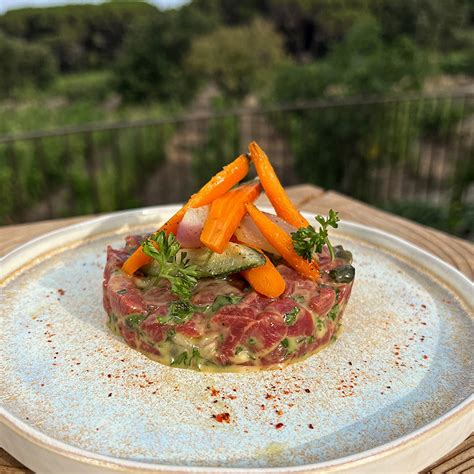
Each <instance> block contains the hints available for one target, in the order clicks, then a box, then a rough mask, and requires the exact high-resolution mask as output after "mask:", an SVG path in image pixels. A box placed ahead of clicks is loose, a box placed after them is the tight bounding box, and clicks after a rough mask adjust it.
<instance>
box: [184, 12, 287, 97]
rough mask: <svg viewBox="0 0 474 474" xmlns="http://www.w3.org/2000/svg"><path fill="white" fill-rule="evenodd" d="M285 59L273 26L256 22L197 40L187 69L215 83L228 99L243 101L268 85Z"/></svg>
mask: <svg viewBox="0 0 474 474" xmlns="http://www.w3.org/2000/svg"><path fill="white" fill-rule="evenodd" d="M284 59H285V54H284V50H283V39H282V37H281V36H280V35H279V34H278V33H277V32H276V31H275V29H274V28H273V26H272V25H271V24H270V23H268V22H266V21H264V20H260V19H256V20H254V21H253V22H252V23H251V24H250V25H246V26H236V27H221V28H218V29H217V30H216V31H214V32H212V33H210V34H209V35H206V36H203V37H201V38H198V39H197V40H196V41H195V42H194V43H193V45H192V48H191V52H190V54H189V57H188V60H187V65H188V67H189V69H190V74H192V75H196V76H200V77H201V78H202V79H203V80H210V81H213V82H214V83H215V84H217V86H218V87H219V88H220V90H221V91H222V92H223V94H224V95H226V96H227V97H233V98H242V97H244V96H246V95H247V94H249V93H250V92H254V91H258V90H259V89H261V88H262V87H264V86H265V85H268V84H269V83H270V82H271V79H272V75H273V69H274V68H275V66H276V65H278V64H281V63H282V62H283V61H284Z"/></svg>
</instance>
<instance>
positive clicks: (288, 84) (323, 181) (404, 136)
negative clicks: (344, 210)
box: [272, 17, 427, 199]
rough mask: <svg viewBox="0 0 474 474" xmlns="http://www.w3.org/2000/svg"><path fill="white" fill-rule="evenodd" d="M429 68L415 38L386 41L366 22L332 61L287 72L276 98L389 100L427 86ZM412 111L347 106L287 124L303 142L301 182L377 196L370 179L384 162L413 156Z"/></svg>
mask: <svg viewBox="0 0 474 474" xmlns="http://www.w3.org/2000/svg"><path fill="white" fill-rule="evenodd" d="M426 71H427V65H426V64H425V62H424V60H423V58H422V56H421V53H420V52H419V51H417V50H416V48H415V47H414V45H413V43H412V42H411V41H410V40H409V39H407V38H400V39H398V40H397V41H395V42H394V43H392V44H385V42H384V40H383V38H382V32H381V29H380V25H379V24H378V23H377V21H376V20H375V19H374V18H373V17H362V18H361V19H360V20H359V21H358V22H357V23H355V24H354V25H353V27H352V28H351V29H350V30H349V32H348V34H347V35H346V37H345V39H344V41H342V42H341V43H340V44H338V45H337V46H336V47H335V48H334V49H333V51H332V52H331V53H329V54H328V55H327V57H326V58H325V59H324V60H321V61H317V62H314V63H312V64H309V65H304V66H298V65H292V66H286V67H284V68H282V69H281V70H280V71H279V73H278V74H277V75H276V78H275V84H274V88H273V96H272V99H273V100H276V101H277V102H292V101H296V100H308V99H321V98H327V97H334V96H337V97H339V98H341V97H345V96H352V95H356V96H361V95H383V94H387V93H390V92H392V91H399V90H402V89H414V88H417V87H419V86H420V84H421V82H422V79H423V77H424V75H425V74H426ZM409 107H410V105H409V103H401V104H400V105H399V106H398V109H396V108H394V107H391V106H390V104H389V103H387V104H380V105H378V106H376V105H371V106H364V105H363V103H362V104H361V105H360V106H356V107H354V106H343V105H340V106H338V107H329V108H321V109H318V110H307V111H303V112H298V113H292V114H291V115H290V117H289V118H288V117H285V118H284V119H283V120H282V121H281V123H280V124H279V126H280V129H281V130H282V132H283V133H286V134H288V136H290V137H291V136H293V137H299V139H296V140H294V141H293V143H292V148H293V150H294V152H295V156H296V166H297V172H298V174H299V176H300V177H301V179H304V180H305V181H311V182H313V183H315V184H319V185H322V186H325V187H330V188H333V189H339V190H342V191H344V192H348V193H350V194H352V195H355V196H358V197H359V198H362V199H369V197H370V196H369V194H370V192H371V191H372V190H371V189H370V186H367V182H368V180H369V176H370V173H371V172H372V169H373V168H374V166H375V164H376V163H378V164H379V165H380V164H381V163H382V164H383V163H391V164H393V163H396V162H397V161H400V160H405V159H407V160H409V159H410V143H411V142H412V141H413V139H414V137H415V136H416V133H417V131H418V129H417V123H416V119H415V117H414V114H410V113H408V112H409ZM410 120H411V122H408V121H410ZM394 130H404V133H395V132H393V131H394Z"/></svg>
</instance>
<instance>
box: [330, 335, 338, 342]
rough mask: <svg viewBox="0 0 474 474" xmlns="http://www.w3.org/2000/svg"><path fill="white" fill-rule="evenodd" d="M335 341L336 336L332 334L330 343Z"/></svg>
mask: <svg viewBox="0 0 474 474" xmlns="http://www.w3.org/2000/svg"><path fill="white" fill-rule="evenodd" d="M336 341H337V336H336V335H335V334H333V335H332V336H331V342H336Z"/></svg>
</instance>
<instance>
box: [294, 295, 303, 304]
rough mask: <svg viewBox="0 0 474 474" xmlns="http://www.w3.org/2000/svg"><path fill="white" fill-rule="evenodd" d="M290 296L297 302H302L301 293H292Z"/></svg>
mask: <svg viewBox="0 0 474 474" xmlns="http://www.w3.org/2000/svg"><path fill="white" fill-rule="evenodd" d="M292 298H293V299H294V300H295V301H296V302H297V303H304V296H303V295H293V296H292Z"/></svg>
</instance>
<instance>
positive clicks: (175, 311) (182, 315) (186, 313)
mask: <svg viewBox="0 0 474 474" xmlns="http://www.w3.org/2000/svg"><path fill="white" fill-rule="evenodd" d="M199 309H200V308H198V307H196V306H194V305H193V304H191V303H190V302H189V301H173V302H172V303H171V304H170V306H169V308H168V314H166V315H164V316H158V318H157V319H158V322H159V323H160V324H184V323H185V322H187V321H189V320H190V319H191V318H192V316H193V314H194V313H195V312H196V311H198V310H199Z"/></svg>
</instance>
